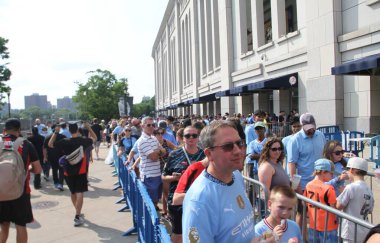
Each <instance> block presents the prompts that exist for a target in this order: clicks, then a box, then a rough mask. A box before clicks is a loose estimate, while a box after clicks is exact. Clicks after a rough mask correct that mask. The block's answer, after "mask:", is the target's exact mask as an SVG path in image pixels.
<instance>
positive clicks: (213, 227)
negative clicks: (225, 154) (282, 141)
mask: <svg viewBox="0 0 380 243" xmlns="http://www.w3.org/2000/svg"><path fill="white" fill-rule="evenodd" d="M233 175H234V179H233V182H232V183H230V184H225V183H223V182H221V181H219V180H218V179H216V178H214V177H213V176H211V175H210V174H209V173H207V171H206V170H204V171H203V172H202V174H201V175H200V176H199V177H198V178H197V179H196V180H195V181H194V183H193V184H192V185H191V187H190V189H189V191H188V192H187V193H186V196H185V200H184V204H183V216H182V239H183V242H198V243H212V242H218V243H233V242H237V243H244V242H250V241H251V240H252V239H253V238H254V236H255V230H254V226H255V222H254V215H253V210H252V206H251V204H250V202H249V200H248V198H247V196H246V193H245V190H244V182H243V177H242V175H241V174H240V172H239V171H235V172H234V174H233ZM195 240H198V241H195Z"/></svg>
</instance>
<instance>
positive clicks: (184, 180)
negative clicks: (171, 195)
mask: <svg viewBox="0 0 380 243" xmlns="http://www.w3.org/2000/svg"><path fill="white" fill-rule="evenodd" d="M192 173H194V170H193V169H192V166H190V167H188V168H187V169H186V170H185V171H184V172H183V174H182V176H181V178H180V179H179V181H178V184H177V188H176V189H175V192H177V193H185V192H186V187H187V185H188V183H189V176H190V175H191V174H192Z"/></svg>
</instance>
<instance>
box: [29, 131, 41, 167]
mask: <svg viewBox="0 0 380 243" xmlns="http://www.w3.org/2000/svg"><path fill="white" fill-rule="evenodd" d="M44 139H45V137H44V136H42V135H40V134H37V135H36V136H33V137H28V141H29V142H31V143H32V144H33V146H34V148H35V149H36V151H37V154H38V158H39V160H40V162H42V161H43V159H44V154H43V152H42V148H43V145H44Z"/></svg>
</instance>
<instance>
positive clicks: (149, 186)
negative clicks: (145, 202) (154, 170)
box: [143, 176, 162, 203]
mask: <svg viewBox="0 0 380 243" xmlns="http://www.w3.org/2000/svg"><path fill="white" fill-rule="evenodd" d="M143 183H144V185H145V187H146V190H147V191H148V194H149V196H150V198H151V199H152V201H153V202H154V203H157V202H158V200H159V199H160V198H161V195H162V179H161V176H156V177H144V181H143Z"/></svg>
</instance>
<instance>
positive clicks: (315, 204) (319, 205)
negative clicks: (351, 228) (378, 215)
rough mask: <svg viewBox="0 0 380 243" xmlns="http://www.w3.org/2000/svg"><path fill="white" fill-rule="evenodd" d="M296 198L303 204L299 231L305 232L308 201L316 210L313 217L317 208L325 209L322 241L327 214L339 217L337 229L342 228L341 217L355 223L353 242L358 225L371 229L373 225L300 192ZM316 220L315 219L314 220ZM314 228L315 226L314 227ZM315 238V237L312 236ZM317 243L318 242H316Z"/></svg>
mask: <svg viewBox="0 0 380 243" xmlns="http://www.w3.org/2000/svg"><path fill="white" fill-rule="evenodd" d="M297 198H298V200H301V201H302V204H303V215H302V230H301V232H305V228H306V227H307V214H306V203H309V204H311V205H313V207H314V209H315V210H316V213H315V217H316V218H317V217H318V215H317V209H323V210H326V212H327V214H326V218H325V230H324V241H323V243H325V242H326V231H327V230H326V229H327V221H328V217H329V214H335V215H336V216H337V218H338V219H339V221H338V222H339V226H338V229H339V230H338V231H339V232H341V230H342V219H346V220H349V221H351V222H352V223H354V225H355V233H354V235H355V240H354V242H358V241H357V230H358V226H360V227H364V228H367V229H371V228H372V227H374V225H372V224H370V223H369V222H367V221H364V220H362V219H358V218H355V217H353V216H351V215H349V214H346V213H344V212H342V211H339V210H337V209H335V208H332V207H330V206H327V205H325V204H322V203H319V202H316V201H314V200H312V199H310V198H307V197H304V196H302V195H300V194H297ZM315 222H316V220H315ZM314 228H315V227H314ZM338 237H339V240H341V238H340V234H338ZM314 239H315V237H314ZM309 243H312V242H309ZM318 243H319V242H318ZM358 243H361V242H358Z"/></svg>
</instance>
